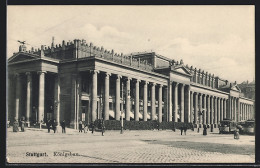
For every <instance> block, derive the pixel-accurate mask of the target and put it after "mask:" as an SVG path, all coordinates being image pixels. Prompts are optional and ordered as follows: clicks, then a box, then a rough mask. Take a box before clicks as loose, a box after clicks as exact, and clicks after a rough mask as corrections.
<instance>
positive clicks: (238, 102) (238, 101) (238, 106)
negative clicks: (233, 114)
mask: <svg viewBox="0 0 260 168" xmlns="http://www.w3.org/2000/svg"><path fill="white" fill-rule="evenodd" d="M237 121H241V118H240V100H239V98H238V99H237Z"/></svg>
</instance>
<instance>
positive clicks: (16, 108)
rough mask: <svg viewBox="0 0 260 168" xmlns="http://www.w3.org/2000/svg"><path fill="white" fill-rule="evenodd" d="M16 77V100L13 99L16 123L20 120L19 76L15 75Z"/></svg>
mask: <svg viewBox="0 0 260 168" xmlns="http://www.w3.org/2000/svg"><path fill="white" fill-rule="evenodd" d="M15 76H16V93H15V94H16V99H15V119H16V120H17V121H18V120H19V119H20V118H19V117H20V115H19V114H20V99H21V84H22V83H21V75H20V74H18V73H17V74H15Z"/></svg>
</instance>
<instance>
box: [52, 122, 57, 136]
mask: <svg viewBox="0 0 260 168" xmlns="http://www.w3.org/2000/svg"><path fill="white" fill-rule="evenodd" d="M56 126H57V123H56V120H55V119H54V120H53V122H52V129H53V132H54V133H55V132H56Z"/></svg>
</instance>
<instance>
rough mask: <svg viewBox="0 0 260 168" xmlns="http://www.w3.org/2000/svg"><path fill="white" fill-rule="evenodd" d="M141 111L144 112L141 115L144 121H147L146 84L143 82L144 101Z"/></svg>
mask: <svg viewBox="0 0 260 168" xmlns="http://www.w3.org/2000/svg"><path fill="white" fill-rule="evenodd" d="M143 101H144V102H143V110H144V114H143V118H144V121H147V82H146V81H144V100H143Z"/></svg>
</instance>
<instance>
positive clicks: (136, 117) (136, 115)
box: [135, 79, 140, 121]
mask: <svg viewBox="0 0 260 168" xmlns="http://www.w3.org/2000/svg"><path fill="white" fill-rule="evenodd" d="M139 82H140V81H139V80H138V79H137V80H136V81H135V121H139Z"/></svg>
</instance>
